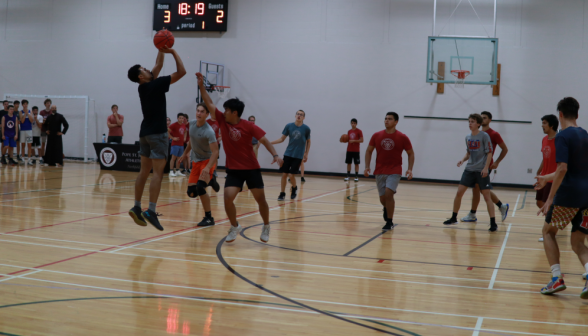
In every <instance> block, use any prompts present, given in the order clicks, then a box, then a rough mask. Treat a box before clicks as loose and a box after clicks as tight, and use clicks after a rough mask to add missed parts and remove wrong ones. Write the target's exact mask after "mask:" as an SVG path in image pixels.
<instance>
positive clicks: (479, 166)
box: [443, 114, 498, 232]
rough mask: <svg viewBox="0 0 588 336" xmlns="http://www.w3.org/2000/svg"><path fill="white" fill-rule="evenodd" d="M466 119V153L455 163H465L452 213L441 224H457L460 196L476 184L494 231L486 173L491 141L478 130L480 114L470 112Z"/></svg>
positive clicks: (489, 188) (494, 225)
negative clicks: (467, 123)
mask: <svg viewBox="0 0 588 336" xmlns="http://www.w3.org/2000/svg"><path fill="white" fill-rule="evenodd" d="M468 120H469V126H470V131H471V134H470V135H467V136H466V138H465V143H466V148H467V153H466V155H465V156H464V157H463V159H461V161H459V162H458V163H457V166H458V167H461V165H462V164H464V163H465V162H466V161H467V165H466V167H465V170H464V172H463V174H462V176H461V181H460V182H459V187H458V188H457V194H456V195H455V200H454V201H453V214H452V215H451V218H450V219H448V220H446V221H445V222H443V224H445V225H452V224H457V213H458V212H459V207H460V206H461V198H462V197H463V195H464V194H465V192H466V191H467V190H468V188H475V187H476V185H478V186H479V187H480V190H481V191H482V196H484V200H485V201H486V206H487V208H488V214H489V215H490V231H491V232H494V231H496V230H497V229H498V226H497V225H496V218H495V217H494V207H493V206H492V197H491V196H490V190H491V189H492V185H491V183H490V175H489V174H488V168H489V167H490V162H491V161H492V154H490V153H492V142H491V140H490V136H489V135H488V134H487V133H486V132H483V131H480V126H481V125H482V116H481V115H479V114H470V116H469V117H468Z"/></svg>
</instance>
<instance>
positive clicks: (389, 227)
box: [382, 222, 394, 231]
mask: <svg viewBox="0 0 588 336" xmlns="http://www.w3.org/2000/svg"><path fill="white" fill-rule="evenodd" d="M393 228H394V224H392V222H386V225H384V226H383V227H382V231H390V230H392V229H393Z"/></svg>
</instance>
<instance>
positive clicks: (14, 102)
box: [12, 100, 20, 104]
mask: <svg viewBox="0 0 588 336" xmlns="http://www.w3.org/2000/svg"><path fill="white" fill-rule="evenodd" d="M12 104H20V102H19V101H18V100H15V101H13V102H12Z"/></svg>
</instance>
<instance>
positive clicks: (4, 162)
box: [0, 155, 8, 165]
mask: <svg viewBox="0 0 588 336" xmlns="http://www.w3.org/2000/svg"><path fill="white" fill-rule="evenodd" d="M0 163H2V164H3V165H7V164H8V162H7V161H6V157H5V156H4V155H2V159H0Z"/></svg>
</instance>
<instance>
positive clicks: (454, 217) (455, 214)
mask: <svg viewBox="0 0 588 336" xmlns="http://www.w3.org/2000/svg"><path fill="white" fill-rule="evenodd" d="M451 219H455V220H457V212H454V213H453V215H451Z"/></svg>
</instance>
